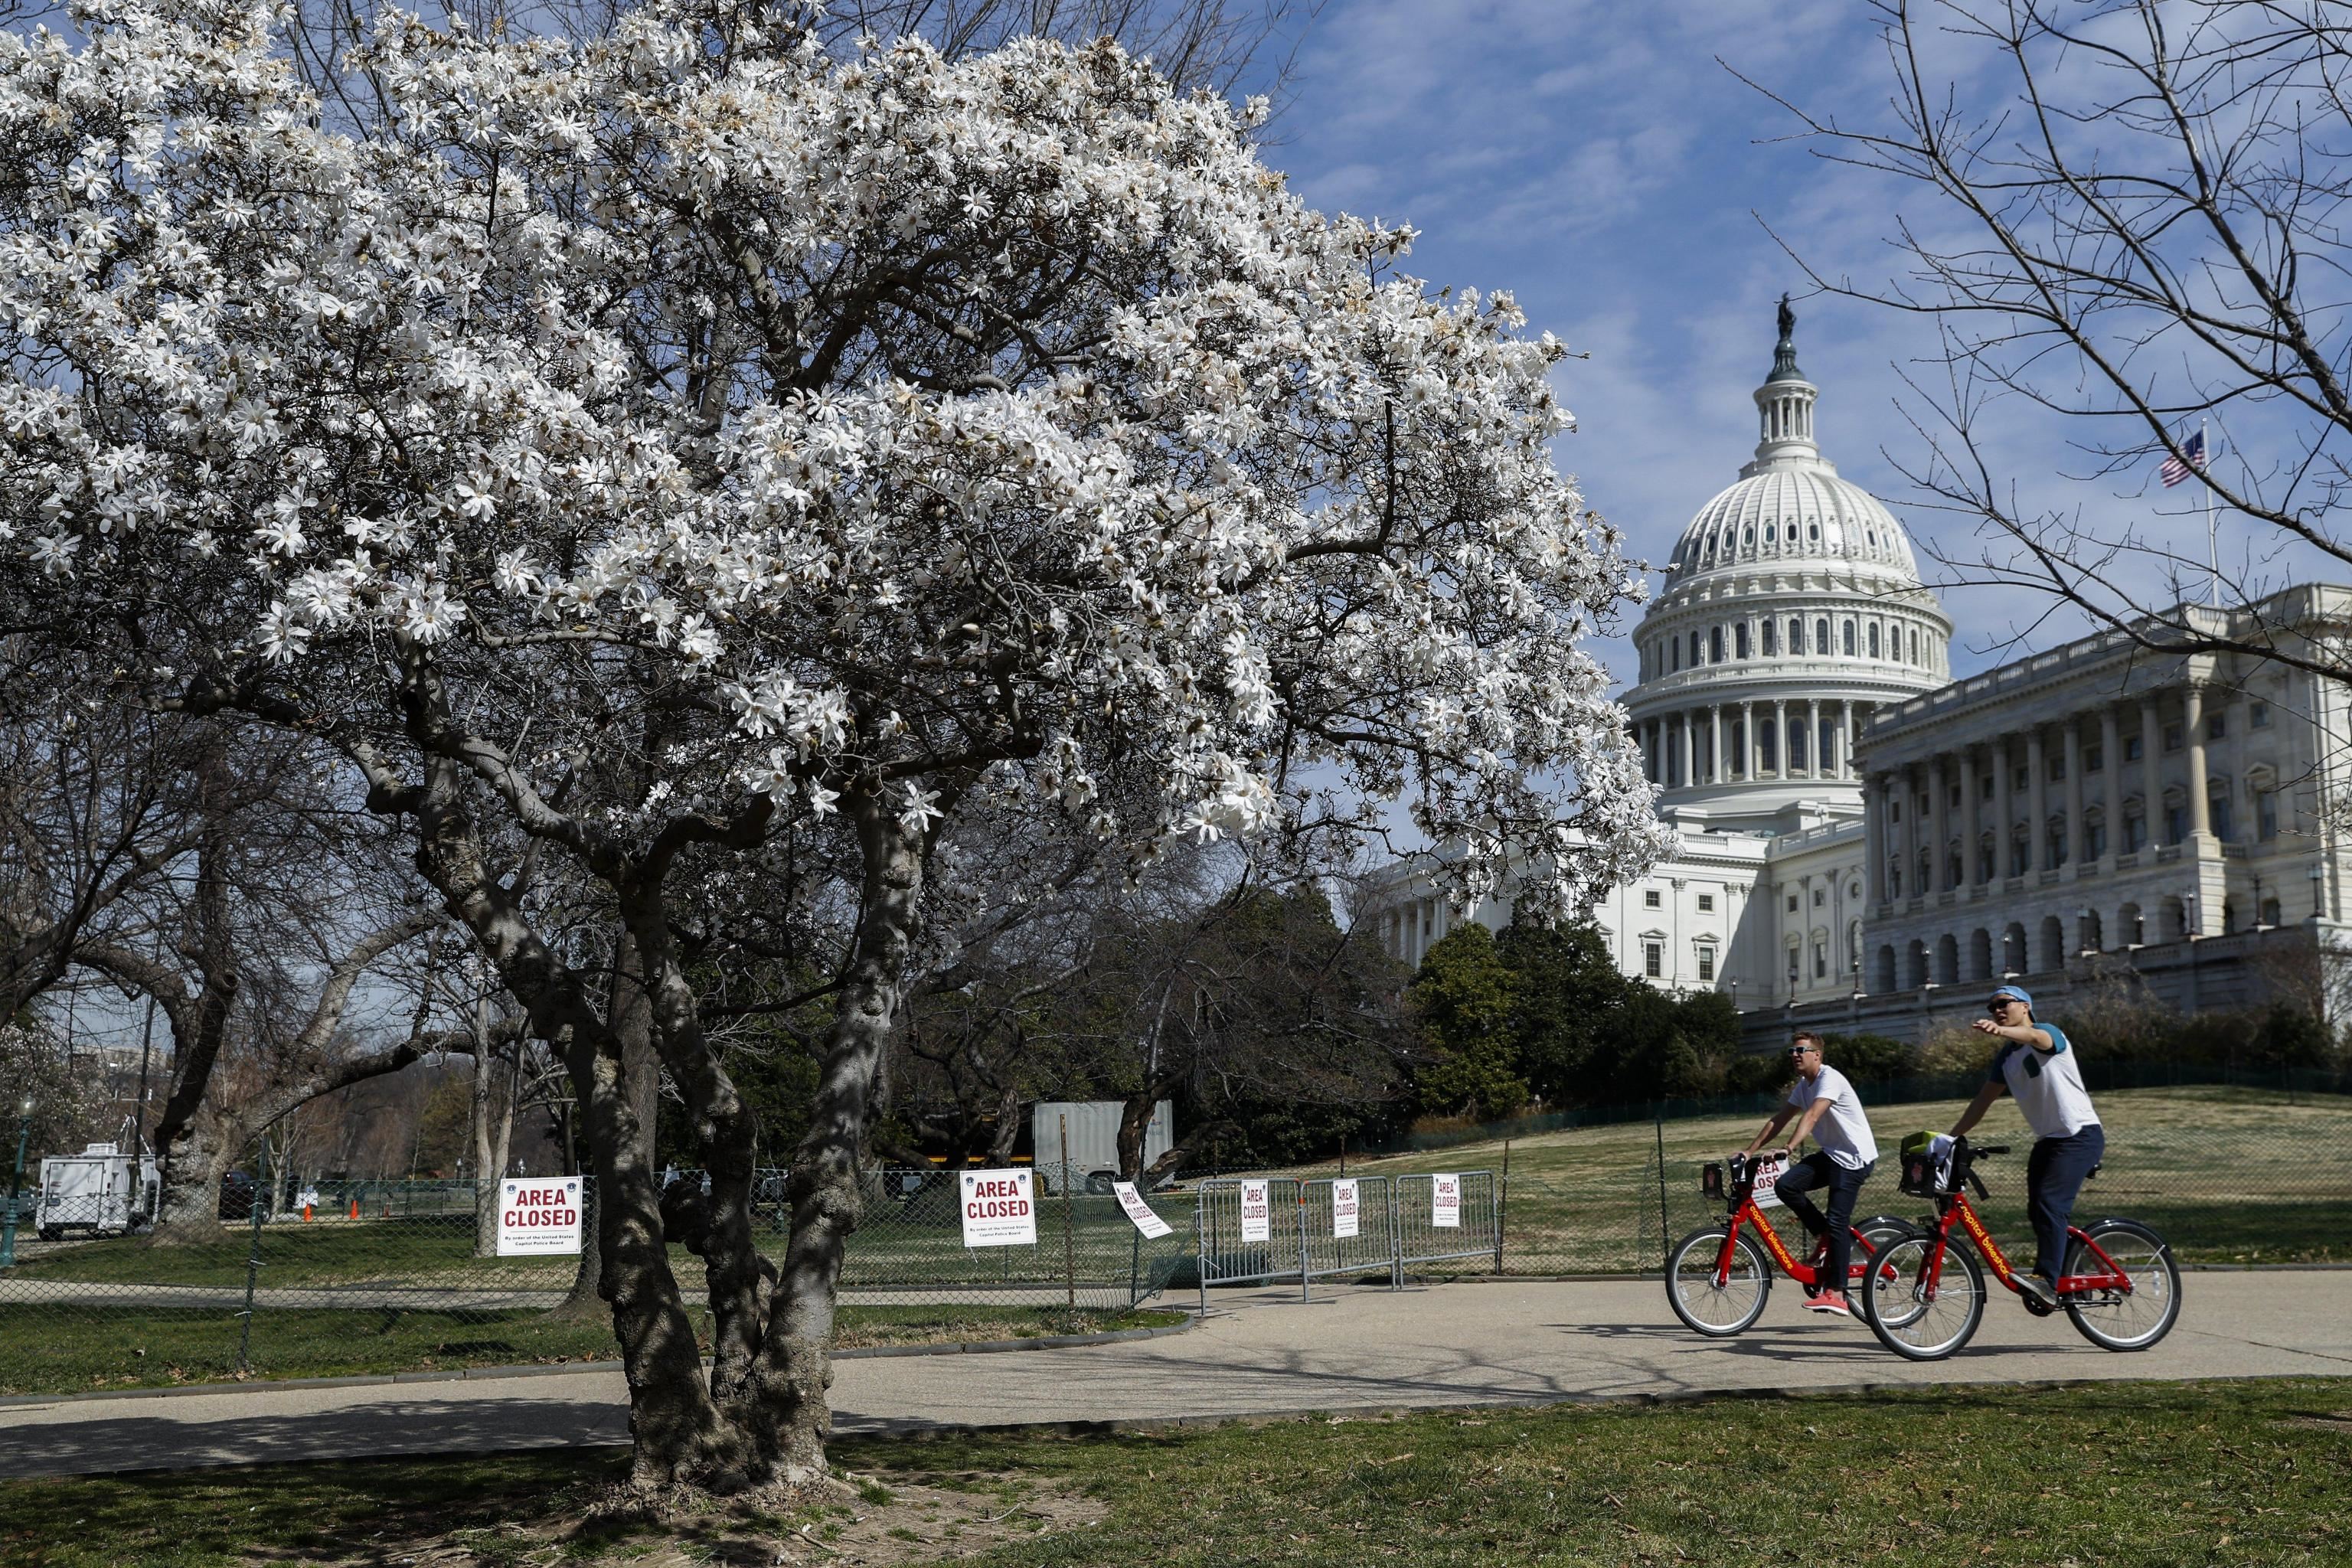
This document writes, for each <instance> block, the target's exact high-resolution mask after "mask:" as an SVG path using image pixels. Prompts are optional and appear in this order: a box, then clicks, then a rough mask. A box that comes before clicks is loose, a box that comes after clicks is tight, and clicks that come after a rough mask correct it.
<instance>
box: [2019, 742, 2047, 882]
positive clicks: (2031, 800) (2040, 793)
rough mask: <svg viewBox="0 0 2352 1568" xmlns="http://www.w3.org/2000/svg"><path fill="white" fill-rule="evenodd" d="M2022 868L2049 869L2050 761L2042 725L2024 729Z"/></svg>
mask: <svg viewBox="0 0 2352 1568" xmlns="http://www.w3.org/2000/svg"><path fill="white" fill-rule="evenodd" d="M2025 810H2026V816H2027V821H2026V824H2025V868H2026V869H2027V870H2029V871H2047V870H2049V869H2050V835H2049V832H2048V831H2047V829H2046V826H2045V825H2046V824H2047V823H2048V821H2049V820H2050V765H2049V761H2048V758H2047V757H2046V756H2045V755H2044V754H2043V752H2042V726H2041V725H2039V724H2034V725H2030V726H2028V727H2027V729H2026V731H2025Z"/></svg>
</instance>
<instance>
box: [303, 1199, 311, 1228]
mask: <svg viewBox="0 0 2352 1568" xmlns="http://www.w3.org/2000/svg"><path fill="white" fill-rule="evenodd" d="M302 1223H303V1224H304V1225H309V1224H310V1205H309V1204H304V1205H302Z"/></svg>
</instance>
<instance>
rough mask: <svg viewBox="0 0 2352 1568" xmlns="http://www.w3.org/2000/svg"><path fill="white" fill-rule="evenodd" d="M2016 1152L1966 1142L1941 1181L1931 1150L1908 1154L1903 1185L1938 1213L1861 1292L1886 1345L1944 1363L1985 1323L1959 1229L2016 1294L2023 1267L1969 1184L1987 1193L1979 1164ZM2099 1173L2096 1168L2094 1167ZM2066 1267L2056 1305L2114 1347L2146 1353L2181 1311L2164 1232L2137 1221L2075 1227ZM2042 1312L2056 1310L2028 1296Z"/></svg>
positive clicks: (1955, 1148)
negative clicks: (2015, 1264)
mask: <svg viewBox="0 0 2352 1568" xmlns="http://www.w3.org/2000/svg"><path fill="white" fill-rule="evenodd" d="M2008 1152H2009V1150H2008V1148H2007V1146H2005V1145H2000V1144H1992V1145H1987V1146H1986V1147H1983V1148H1970V1147H1969V1141H1968V1140H1967V1139H1965V1138H1962V1139H1958V1140H1957V1141H1956V1142H1954V1143H1953V1145H1952V1152H1951V1161H1952V1164H1951V1170H1950V1172H1949V1173H1948V1175H1946V1176H1945V1177H1944V1178H1943V1179H1942V1180H1941V1181H1940V1182H1939V1181H1938V1180H1937V1174H1936V1169H1935V1163H1934V1162H1933V1161H1932V1160H1930V1159H1929V1158H1928V1157H1927V1155H1926V1154H1924V1153H1912V1154H1907V1155H1906V1156H1905V1157H1904V1162H1903V1190H1904V1191H1905V1192H1906V1193H1909V1194H1912V1195H1913V1196H1915V1197H1932V1198H1934V1199H1935V1200H1936V1212H1935V1214H1934V1215H1932V1216H1930V1218H1929V1219H1928V1221H1927V1225H1926V1226H1925V1228H1917V1227H1915V1228H1914V1230H1913V1233H1912V1234H1911V1235H1910V1236H1907V1237H1903V1238H1902V1239H1901V1240H1898V1241H1895V1242H1893V1243H1891V1244H1890V1245H1889V1246H1888V1247H1887V1248H1886V1253H1885V1257H1884V1258H1882V1259H1881V1260H1880V1261H1881V1263H1882V1264H1883V1265H1884V1267H1883V1268H1880V1269H1879V1270H1877V1271H1875V1272H1874V1273H1873V1274H1872V1276H1871V1278H1870V1282H1869V1284H1868V1285H1867V1286H1866V1287H1865V1288H1864V1290H1863V1293H1862V1315H1863V1319H1864V1321H1865V1322H1867V1323H1869V1325H1870V1331H1871V1332H1872V1333H1874V1334H1876V1335H1877V1336H1878V1342H1879V1343H1881V1344H1883V1345H1885V1347H1886V1348H1887V1349H1888V1350H1891V1351H1893V1352H1895V1354H1896V1355H1899V1356H1906V1357H1908V1358H1909V1359H1911V1360H1913V1361H1941V1360H1942V1359H1943V1358H1944V1357H1946V1356H1948V1355H1950V1354H1951V1353H1952V1352H1955V1351H1957V1350H1958V1349H1959V1348H1960V1347H1961V1346H1962V1345H1965V1344H1967V1343H1968V1342H1969V1338H1970V1337H1971V1336H1972V1335H1974V1334H1975V1333H1976V1331H1977V1324H1978V1323H1979V1322H1980V1321H1983V1319H1984V1304H1985V1279H1984V1269H1983V1268H1982V1267H1981V1266H1979V1264H1978V1262H1977V1259H1976V1257H1975V1255H1974V1254H1972V1253H1971V1252H1970V1251H1969V1247H1963V1246H1958V1245H1956V1242H1955V1238H1954V1237H1953V1236H1952V1227H1953V1226H1954V1225H1956V1224H1957V1225H1958V1226H1959V1228H1960V1230H1961V1232H1962V1233H1963V1234H1964V1235H1965V1236H1966V1237H1968V1239H1969V1242H1970V1243H1971V1244H1973V1245H1974V1247H1975V1248H1976V1251H1977V1252H1979V1253H1982V1254H1983V1255H1984V1260H1985V1262H1987V1263H1990V1264H1991V1265H1992V1271H1993V1277H1994V1278H1995V1279H1999V1280H2000V1282H2001V1283H2002V1284H2003V1285H2006V1286H2008V1287H2009V1288H2010V1289H2011V1290H2015V1289H2017V1273H2016V1270H2015V1269H2014V1268H2011V1265H2010V1261H2009V1259H2008V1258H2005V1257H2003V1256H2002V1255H2001V1250H2000V1247H1999V1246H1998V1245H1997V1244H1996V1243H1995V1242H1994V1241H1993V1238H1992V1234H1991V1232H1990V1231H1988V1230H1986V1229H1985V1224H1984V1220H1983V1219H1982V1218H1981V1217H1980V1216H1979V1215H1978V1214H1977V1211H1976V1205H1973V1204H1971V1203H1969V1194H1968V1189H1969V1187H1974V1188H1975V1189H1976V1190H1977V1195H1978V1196H1979V1197H1983V1196H1985V1195H1986V1194H1985V1184H1984V1181H1983V1179H1982V1178H1981V1177H1979V1175H1978V1174H1977V1173H1976V1162H1977V1161H1979V1160H1981V1159H1985V1158H1988V1157H1990V1156H1991V1155H1995V1154H2006V1153H2008ZM2093 1174H2096V1171H2094V1172H2093ZM2066 1235H2067V1237H2068V1240H2067V1244H2066V1262H2065V1267H2064V1268H2063V1269H2061V1270H2060V1272H2059V1276H2058V1304H2059V1306H2060V1307H2063V1308H2064V1309H2065V1312H2066V1316H2067V1317H2068V1318H2070V1319H2072V1320H2073V1321H2074V1326H2075V1327H2076V1328H2077V1329H2080V1330H2081V1331H2083V1337H2084V1339H2086V1340H2089V1341H2090V1342H2092V1343H2093V1344H2095V1345H2098V1346H2100V1347H2102V1348H2103V1349H2105V1350H2111V1351H2144V1350H2146V1349H2147V1347H2148V1346H2150V1345H2152V1344H2154V1343H2156V1342H2157V1341H2158V1340H2160V1339H2162V1338H2164V1336H2165V1335H2167V1334H2168V1333H2170V1332H2171V1331H2172V1325H2173V1323H2174V1322H2175V1321H2178V1320H2179V1316H2180V1268H2179V1265H2178V1264H2176V1263H2174V1262H2173V1260H2172V1248H2171V1247H2168V1246H2167V1245H2166V1243H2165V1240H2164V1237H2160V1236H2158V1235H2157V1234H2156V1232H2154V1231H2153V1230H2150V1229H2149V1228H2148V1227H2147V1226H2144V1225H2142V1224H2140V1223H2139V1222H2138V1221H2137V1220H2132V1219H2098V1220H2093V1221H2092V1222H2091V1223H2090V1225H2089V1226H2067V1227H2066ZM2022 1299H2023V1300H2024V1302H2025V1305H2026V1307H2027V1309H2028V1310H2030V1311H2032V1313H2033V1314H2034V1315H2035V1316H2036V1317H2047V1316H2048V1315H2049V1314H2050V1312H2051V1311H2052V1310H2053V1309H2051V1308H2048V1307H2042V1306H2039V1305H2037V1304H2036V1303H2035V1302H2034V1300H2033V1299H2032V1297H2030V1296H2026V1297H2023V1298H2022Z"/></svg>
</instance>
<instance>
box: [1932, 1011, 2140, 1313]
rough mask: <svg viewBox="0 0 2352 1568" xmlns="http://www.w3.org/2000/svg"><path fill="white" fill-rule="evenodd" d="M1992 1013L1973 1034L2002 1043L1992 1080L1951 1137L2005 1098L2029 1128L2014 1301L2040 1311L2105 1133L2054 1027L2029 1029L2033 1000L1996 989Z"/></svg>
mask: <svg viewBox="0 0 2352 1568" xmlns="http://www.w3.org/2000/svg"><path fill="white" fill-rule="evenodd" d="M1986 1007H1987V1009H1988V1010H1989V1011H1990V1013H1991V1014H1992V1016H1991V1017H1990V1018H1979V1019H1978V1020H1977V1021H1976V1027H1977V1028H1978V1030H1979V1031H1980V1032H1981V1033H1984V1034H1988V1035H1994V1036H1998V1037H2000V1040H2001V1041H2002V1042H2003V1043H2002V1045H2001V1047H2000V1054H1999V1055H1998V1056H1996V1057H1994V1058H1993V1059H1992V1073H1991V1076H1990V1077H1989V1078H1988V1079H1986V1080H1985V1086H1984V1087H1983V1088H1982V1089H1979V1090H1977V1097H1976V1099H1974V1100H1970V1101H1969V1108H1968V1109H1967V1110H1964V1111H1962V1112H1960V1119H1959V1120H1958V1121H1955V1122H1954V1123H1952V1131H1951V1136H1953V1137H1955V1138H1958V1137H1959V1136H1960V1135H1961V1134H1962V1133H1964V1132H1966V1131H1968V1130H1969V1128H1971V1127H1974V1126H1975V1125H1976V1124H1977V1123H1978V1121H1980V1120H1982V1119H1983V1116H1984V1113H1985V1112H1986V1111H1987V1110H1990V1109H1991V1106H1992V1102H1993V1101H1994V1100H1999V1099H2000V1097H2001V1096H2002V1095H2003V1094H2004V1093H2007V1094H2011V1095H2013V1096H2015V1097H2016V1100H2017V1108H2018V1109H2019V1110H2021V1111H2023V1112H2024V1113H2025V1121H2026V1124H2027V1125H2028V1126H2030V1127H2032V1129H2033V1140H2034V1142H2033V1154H2032V1158H2031V1159H2029V1160H2027V1162H2026V1164H2025V1191H2026V1211H2027V1213H2028V1214H2029V1215H2031V1216H2032V1221H2033V1246H2034V1256H2033V1270H2032V1273H2030V1274H2020V1275H2019V1276H2018V1277H2017V1288H2018V1294H2019V1295H2021V1296H2023V1297H2024V1298H2025V1299H2026V1300H2029V1301H2031V1302H2032V1303H2033V1304H2034V1305H2036V1306H2038V1307H2041V1308H2042V1309H2044V1310H2049V1309H2052V1308H2054V1307H2056V1306H2057V1305H2058V1273H2059V1270H2060V1269H2062V1268H2064V1267H2065V1265H2066V1226H2067V1222H2068V1221H2069V1220H2070V1219H2071V1218H2072V1217H2073V1215H2074V1198H2075V1195H2076V1194H2079V1193H2080V1192H2081V1191H2082V1190H2083V1183H2084V1179H2085V1178H2086V1177H2088V1176H2089V1175H2090V1173H2092V1171H2094V1170H2095V1169H2096V1168H2097V1166H2098V1163H2099V1162H2100V1160H2101V1159H2103V1158H2104V1157H2105V1154H2106V1152H2107V1134H2106V1130H2105V1128H2103V1127H2101V1126H2100V1125H2099V1113H2098V1112H2097V1111H2095V1110H2093V1109H2092V1108H2091V1096H2090V1093H2089V1091H2088V1090H2086V1089H2084V1087H2083V1068H2082V1062H2081V1058H2080V1057H2079V1056H2078V1055H2077V1054H2076V1053H2075V1052H2074V1051H2073V1050H2072V1049H2070V1048H2068V1046H2067V1043H2066V1032H2065V1031H2064V1030H2063V1029H2061V1028H2060V1027H2058V1026H2057V1025H2055V1024H2042V1023H2036V1022H2035V1021H2034V1017H2033V998H2032V997H2031V996H2029V995H2027V994H2025V993H2024V992H2023V991H2021V990H2020V989H2019V988H2018V987H2016V986H2014V985H2003V986H2001V987H2000V988H1999V989H1998V990H1996V991H1994V992H1993V994H1992V1000H1991V1001H1990V1002H1988V1003H1987V1004H1986Z"/></svg>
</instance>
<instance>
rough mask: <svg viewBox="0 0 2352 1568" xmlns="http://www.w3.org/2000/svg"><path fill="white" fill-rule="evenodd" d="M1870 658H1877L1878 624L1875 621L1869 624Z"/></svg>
mask: <svg viewBox="0 0 2352 1568" xmlns="http://www.w3.org/2000/svg"><path fill="white" fill-rule="evenodd" d="M1870 657H1871V658H1877V657H1878V623H1877V622H1876V621H1873V622H1871V623H1870Z"/></svg>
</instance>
